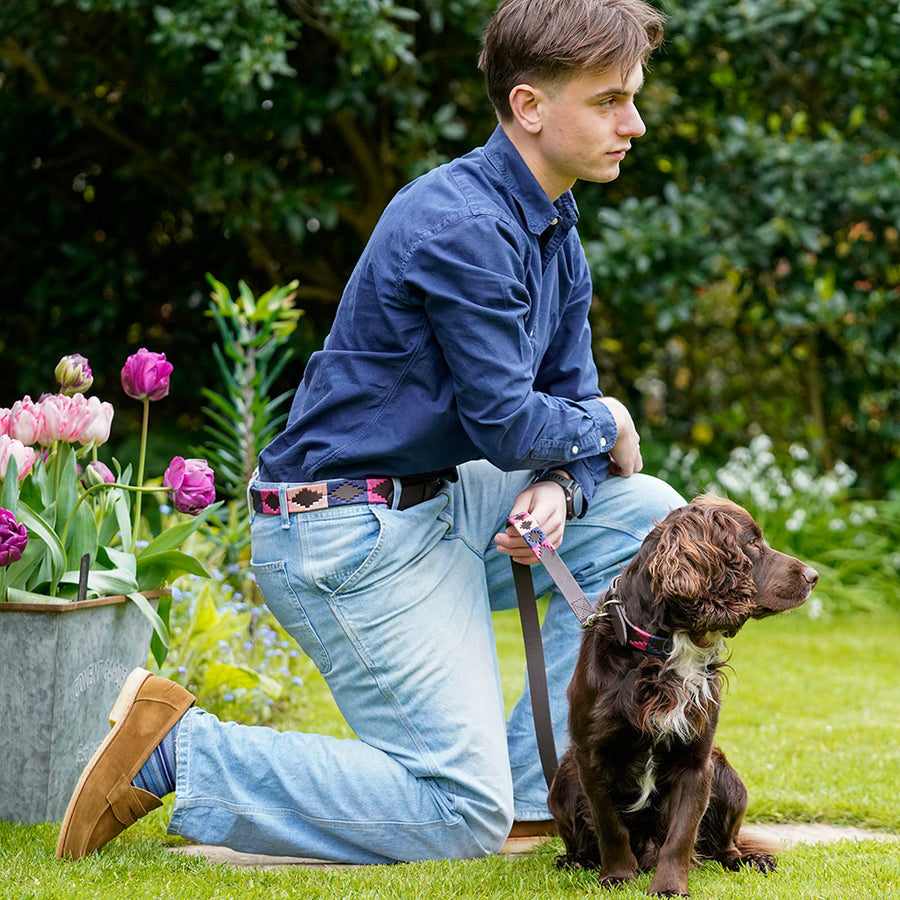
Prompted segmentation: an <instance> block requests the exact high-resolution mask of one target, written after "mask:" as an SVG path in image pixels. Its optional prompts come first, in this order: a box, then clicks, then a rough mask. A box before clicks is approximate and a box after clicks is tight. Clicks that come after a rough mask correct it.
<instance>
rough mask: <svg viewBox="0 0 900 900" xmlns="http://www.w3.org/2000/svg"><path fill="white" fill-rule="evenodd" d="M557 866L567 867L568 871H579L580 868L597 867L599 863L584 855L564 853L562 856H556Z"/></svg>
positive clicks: (559, 867)
mask: <svg viewBox="0 0 900 900" xmlns="http://www.w3.org/2000/svg"><path fill="white" fill-rule="evenodd" d="M556 868H557V869H566V870H568V871H578V870H579V869H596V868H597V863H595V862H594V861H593V860H591V859H586V858H585V857H583V856H576V855H575V854H574V853H564V854H563V855H562V856H557V857H556Z"/></svg>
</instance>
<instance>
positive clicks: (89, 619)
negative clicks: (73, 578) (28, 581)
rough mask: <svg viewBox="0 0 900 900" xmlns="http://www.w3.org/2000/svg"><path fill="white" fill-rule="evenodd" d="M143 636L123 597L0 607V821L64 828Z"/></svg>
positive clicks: (146, 625) (141, 620) (141, 655)
mask: <svg viewBox="0 0 900 900" xmlns="http://www.w3.org/2000/svg"><path fill="white" fill-rule="evenodd" d="M162 593H163V591H152V592H148V593H145V595H144V596H146V597H147V598H148V599H151V600H153V599H154V598H158V597H159V596H160V595H161V594H162ZM154 605H155V604H154ZM151 631H152V626H151V625H150V622H149V620H148V619H147V618H146V617H145V616H144V615H143V614H142V613H141V611H140V609H139V608H138V607H137V605H136V604H134V603H133V602H132V601H130V600H129V599H128V598H127V597H105V598H101V599H98V600H84V601H81V602H73V601H64V602H60V601H55V602H54V601H48V602H47V603H0V820H4V821H11V822H24V823H27V824H30V823H33V822H59V821H61V820H62V817H63V815H64V814H65V811H66V805H67V804H68V802H69V797H70V796H71V794H72V791H73V790H74V789H75V785H76V783H77V782H78V778H79V776H80V775H81V771H82V769H83V768H84V766H85V764H86V763H87V762H88V760H89V759H90V758H91V756H92V755H93V753H94V751H95V750H96V749H97V747H99V746H100V743H101V742H102V740H103V738H104V736H105V735H106V733H107V731H108V729H109V723H108V721H107V716H108V714H109V710H110V708H111V707H112V705H113V703H114V702H115V699H116V697H117V696H118V694H119V690H120V689H121V687H122V684H123V683H124V681H125V678H126V676H127V675H128V673H129V672H130V671H131V670H132V669H133V668H134V667H135V666H145V665H146V664H147V657H148V654H149V647H150V635H151Z"/></svg>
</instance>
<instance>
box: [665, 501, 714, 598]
mask: <svg viewBox="0 0 900 900" xmlns="http://www.w3.org/2000/svg"><path fill="white" fill-rule="evenodd" d="M654 531H655V532H656V533H655V534H654V535H653V536H654V537H655V538H656V548H655V551H654V553H653V556H652V557H651V559H650V577H651V579H652V580H653V584H654V586H655V588H656V595H657V597H658V598H660V599H663V598H665V599H672V600H674V599H681V600H697V599H698V598H700V597H702V596H704V595H705V594H707V593H708V592H709V588H710V585H711V582H712V569H711V565H710V559H709V553H708V551H707V547H706V545H707V543H708V541H705V540H702V536H703V534H707V535H708V531H709V529H708V528H707V527H706V526H705V525H704V523H703V516H702V515H701V513H700V511H699V510H695V509H694V508H693V507H690V506H686V507H683V508H681V509H678V510H676V511H675V512H673V513H670V514H669V516H668V517H667V518H666V519H665V520H664V521H662V522H660V524H659V525H657V526H656V528H655V529H654ZM698 538H699V540H698Z"/></svg>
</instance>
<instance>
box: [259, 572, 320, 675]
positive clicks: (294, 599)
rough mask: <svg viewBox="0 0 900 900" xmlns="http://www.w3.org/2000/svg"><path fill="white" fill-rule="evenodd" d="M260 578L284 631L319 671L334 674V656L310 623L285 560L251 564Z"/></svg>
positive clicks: (265, 596) (263, 589) (260, 587)
mask: <svg viewBox="0 0 900 900" xmlns="http://www.w3.org/2000/svg"><path fill="white" fill-rule="evenodd" d="M250 565H251V567H252V569H253V573H254V574H255V575H256V583H257V584H258V585H259V589H260V590H261V591H262V595H263V598H264V599H265V601H266V606H268V608H269V609H270V610H271V612H272V615H274V616H275V618H276V619H278V621H279V622H280V623H281V626H282V627H283V628H284V630H285V631H286V632H287V633H288V634H289V635H290V636H291V637H292V638H293V639H294V640H295V641H296V642H297V644H298V645H299V646H300V648H301V649H302V650H303V652H304V653H305V654H306V655H307V656H308V657H309V658H310V659H311V660H312V661H313V663H314V664H315V666H316V668H317V669H318V670H319V671H320V672H321V673H322V674H323V675H327V674H328V673H329V672H330V671H331V665H332V664H331V657H330V656H329V655H328V651H327V650H326V649H325V645H324V644H323V643H322V641H321V639H320V638H319V635H318V632H317V631H316V629H315V628H314V627H313V625H312V622H310V620H309V617H308V616H307V614H306V611H305V610H304V609H303V604H302V603H301V602H300V598H299V597H298V596H297V592H296V591H295V590H294V588H293V586H292V585H291V580H290V578H288V573H287V565H286V564H285V562H284V561H283V560H275V561H273V562H267V563H254V562H252V561H251V563H250Z"/></svg>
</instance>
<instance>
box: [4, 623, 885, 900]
mask: <svg viewBox="0 0 900 900" xmlns="http://www.w3.org/2000/svg"><path fill="white" fill-rule="evenodd" d="M497 629H498V643H499V645H500V648H501V656H502V660H503V671H504V679H505V682H506V695H507V699H508V700H509V701H512V699H513V698H514V697H515V696H516V694H517V692H518V690H519V689H520V687H521V683H522V674H521V671H522V656H521V650H520V646H521V638H520V637H519V635H518V630H517V629H518V622H517V619H516V614H515V613H514V612H513V613H511V614H506V613H504V614H502V615H500V616H498V617H497ZM898 646H900V616H897V615H891V614H877V615H874V614H873V615H862V614H857V615H853V616H849V617H844V618H833V619H818V620H811V619H809V618H808V616H807V615H806V613H805V612H804V611H803V610H799V611H797V612H794V613H791V614H789V615H784V616H780V617H778V618H775V619H770V620H768V621H764V622H755V623H751V624H750V625H749V626H748V627H747V628H745V629H744V631H743V632H742V633H741V634H740V635H739V636H738V637H737V638H736V639H735V641H734V642H733V648H734V653H733V656H732V665H733V667H734V671H733V673H731V675H730V686H729V690H728V692H727V694H726V695H725V698H724V702H723V714H722V724H721V726H720V730H719V738H720V743H721V744H722V746H723V748H724V749H725V751H726V753H727V754H728V757H729V759H730V760H731V762H732V763H733V764H734V765H735V766H736V767H737V768H738V770H739V771H740V772H741V774H742V775H743V777H744V780H745V781H746V782H747V785H748V788H749V790H750V813H749V816H748V818H749V819H750V820H752V821H767V822H791V821H793V822H823V823H833V824H849V825H857V826H863V827H867V828H870V829H875V830H881V831H894V832H900V788H898V780H900V667H898V662H900V653H898V649H897V648H898ZM311 709H312V711H313V716H312V717H313V718H314V719H315V721H316V724H317V727H319V728H325V727H327V728H328V729H329V730H331V731H332V732H333V733H337V734H340V733H344V731H345V726H343V725H342V724H341V723H340V722H339V721H338V720H337V718H336V714H335V713H334V710H333V706H331V704H330V701H329V700H328V699H327V698H326V697H324V696H319V697H316V698H314V700H313V701H312V706H311ZM290 724H291V723H290V722H287V723H283V725H290ZM2 764H3V765H10V764H14V761H10V760H3V761H2ZM165 822H166V815H165V808H164V809H162V810H158V811H157V812H155V813H153V814H151V815H150V816H148V817H147V818H146V819H143V820H141V821H140V822H139V823H138V824H137V825H135V826H134V827H133V828H131V829H129V831H127V832H126V833H125V834H123V835H122V836H121V837H120V838H118V839H116V840H115V841H114V842H112V843H111V844H110V845H108V846H107V847H106V848H104V849H103V850H102V851H100V852H99V853H97V854H95V855H94V856H93V857H90V858H88V859H85V860H82V861H80V862H77V863H71V862H60V861H58V860H56V859H55V858H54V856H53V850H54V847H55V843H56V836H57V826H55V825H50V824H42V825H32V826H22V825H13V824H9V823H0V898H10V900H13V898H14V900H30V898H34V900H66V898H72V900H75V898H78V900H108V898H120V897H121V898H128V900H143V898H147V900H151V898H153V900H156V898H171V900H200V898H220V897H221V898H235V900H237V898H241V900H257V898H258V900H272V898H281V897H285V898H287V897H290V898H294V897H322V898H326V897H327V898H333V897H366V898H369V897H371V898H398V900H400V898H404V900H405V898H417V897H422V898H426V897H427V898H432V897H441V898H444V897H465V898H468V897H472V898H475V897H497V898H509V900H513V898H515V900H522V898H531V897H541V898H575V897H580V896H591V895H601V896H602V893H601V892H600V891H599V889H598V888H597V886H596V881H595V879H594V877H593V876H592V875H590V874H589V873H563V872H558V871H557V870H556V869H555V868H554V866H553V857H554V854H555V853H556V852H558V851H559V849H560V847H561V844H559V843H558V842H556V841H553V842H550V843H549V844H548V845H545V846H544V847H542V848H541V849H540V850H538V851H536V852H535V853H533V854H531V855H529V856H527V857H494V858H490V859H485V860H478V861H472V862H456V861H442V862H435V863H416V864H409V865H398V866H385V867H382V866H374V867H369V868H361V869H337V870H319V869H306V868H302V867H288V868H282V869H277V870H272V871H263V870H255V869H233V868H228V867H223V866H217V865H214V864H212V863H209V862H208V861H206V860H203V859H197V858H185V857H182V856H180V855H177V854H173V853H171V852H169V851H168V850H167V847H169V846H171V845H173V844H176V843H178V841H177V839H173V838H168V837H166V836H165ZM648 882H649V876H643V877H642V878H641V879H640V880H639V881H638V882H637V883H636V884H635V885H633V886H628V887H626V888H623V889H621V890H619V891H616V892H615V893H614V894H613V895H612V896H613V897H615V898H617V900H631V898H636V897H641V896H645V894H644V892H645V891H646V887H647V884H648ZM691 893H692V896H693V897H695V898H710V900H712V898H715V900H732V898H733V900H752V898H790V900H804V898H810V900H813V898H828V900H843V898H846V900H876V898H900V845H898V844H889V843H882V842H877V841H874V840H872V841H862V842H842V843H838V844H822V845H805V846H799V847H797V848H796V849H793V850H790V851H787V852H785V853H784V854H783V855H782V856H781V858H780V860H779V867H778V870H777V871H776V872H775V873H773V874H772V875H769V876H760V875H757V874H755V873H751V872H741V873H737V874H732V873H725V872H723V871H722V869H721V868H719V867H718V866H716V865H712V864H709V865H705V866H703V867H701V868H700V869H698V870H696V871H695V872H694V873H693V874H692V876H691Z"/></svg>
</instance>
